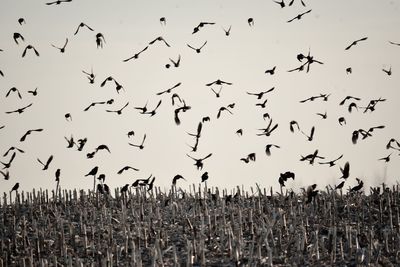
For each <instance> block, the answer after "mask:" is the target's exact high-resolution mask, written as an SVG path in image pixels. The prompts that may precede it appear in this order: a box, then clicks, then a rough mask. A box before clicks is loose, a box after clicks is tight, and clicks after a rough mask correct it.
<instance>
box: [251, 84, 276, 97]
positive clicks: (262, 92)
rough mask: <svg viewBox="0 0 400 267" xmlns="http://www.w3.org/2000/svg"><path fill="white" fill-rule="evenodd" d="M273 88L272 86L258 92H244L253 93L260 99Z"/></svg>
mask: <svg viewBox="0 0 400 267" xmlns="http://www.w3.org/2000/svg"><path fill="white" fill-rule="evenodd" d="M274 89H275V87H272V88H271V89H268V90H266V91H261V92H258V93H249V92H246V93H247V94H248V95H254V96H256V97H257V99H261V98H262V97H263V96H264V95H265V94H268V93H269V92H272V91H273V90H274Z"/></svg>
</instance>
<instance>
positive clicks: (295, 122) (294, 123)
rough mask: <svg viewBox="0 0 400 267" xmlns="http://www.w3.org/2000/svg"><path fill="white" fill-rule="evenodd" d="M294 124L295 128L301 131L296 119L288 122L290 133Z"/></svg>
mask: <svg viewBox="0 0 400 267" xmlns="http://www.w3.org/2000/svg"><path fill="white" fill-rule="evenodd" d="M294 125H296V127H297V130H299V131H301V130H300V126H299V124H298V123H297V121H291V122H290V125H289V129H290V131H291V132H292V133H294V127H293V126H294Z"/></svg>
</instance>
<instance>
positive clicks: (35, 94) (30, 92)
mask: <svg viewBox="0 0 400 267" xmlns="http://www.w3.org/2000/svg"><path fill="white" fill-rule="evenodd" d="M28 93H29V94H32V95H33V96H37V94H38V92H37V87H36V88H35V90H30V91H28Z"/></svg>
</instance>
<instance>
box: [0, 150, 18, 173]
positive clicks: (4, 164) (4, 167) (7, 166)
mask: <svg viewBox="0 0 400 267" xmlns="http://www.w3.org/2000/svg"><path fill="white" fill-rule="evenodd" d="M16 154H17V153H15V152H14V153H12V155H11V157H10V159H9V160H8V162H7V163H4V162H2V161H0V163H1V164H3V170H4V169H9V168H10V167H11V163H12V162H13V161H14V159H15V156H16Z"/></svg>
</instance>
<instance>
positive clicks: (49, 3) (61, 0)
mask: <svg viewBox="0 0 400 267" xmlns="http://www.w3.org/2000/svg"><path fill="white" fill-rule="evenodd" d="M67 2H72V0H57V1H53V2H48V3H46V5H48V6H50V5H59V4H61V3H67Z"/></svg>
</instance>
